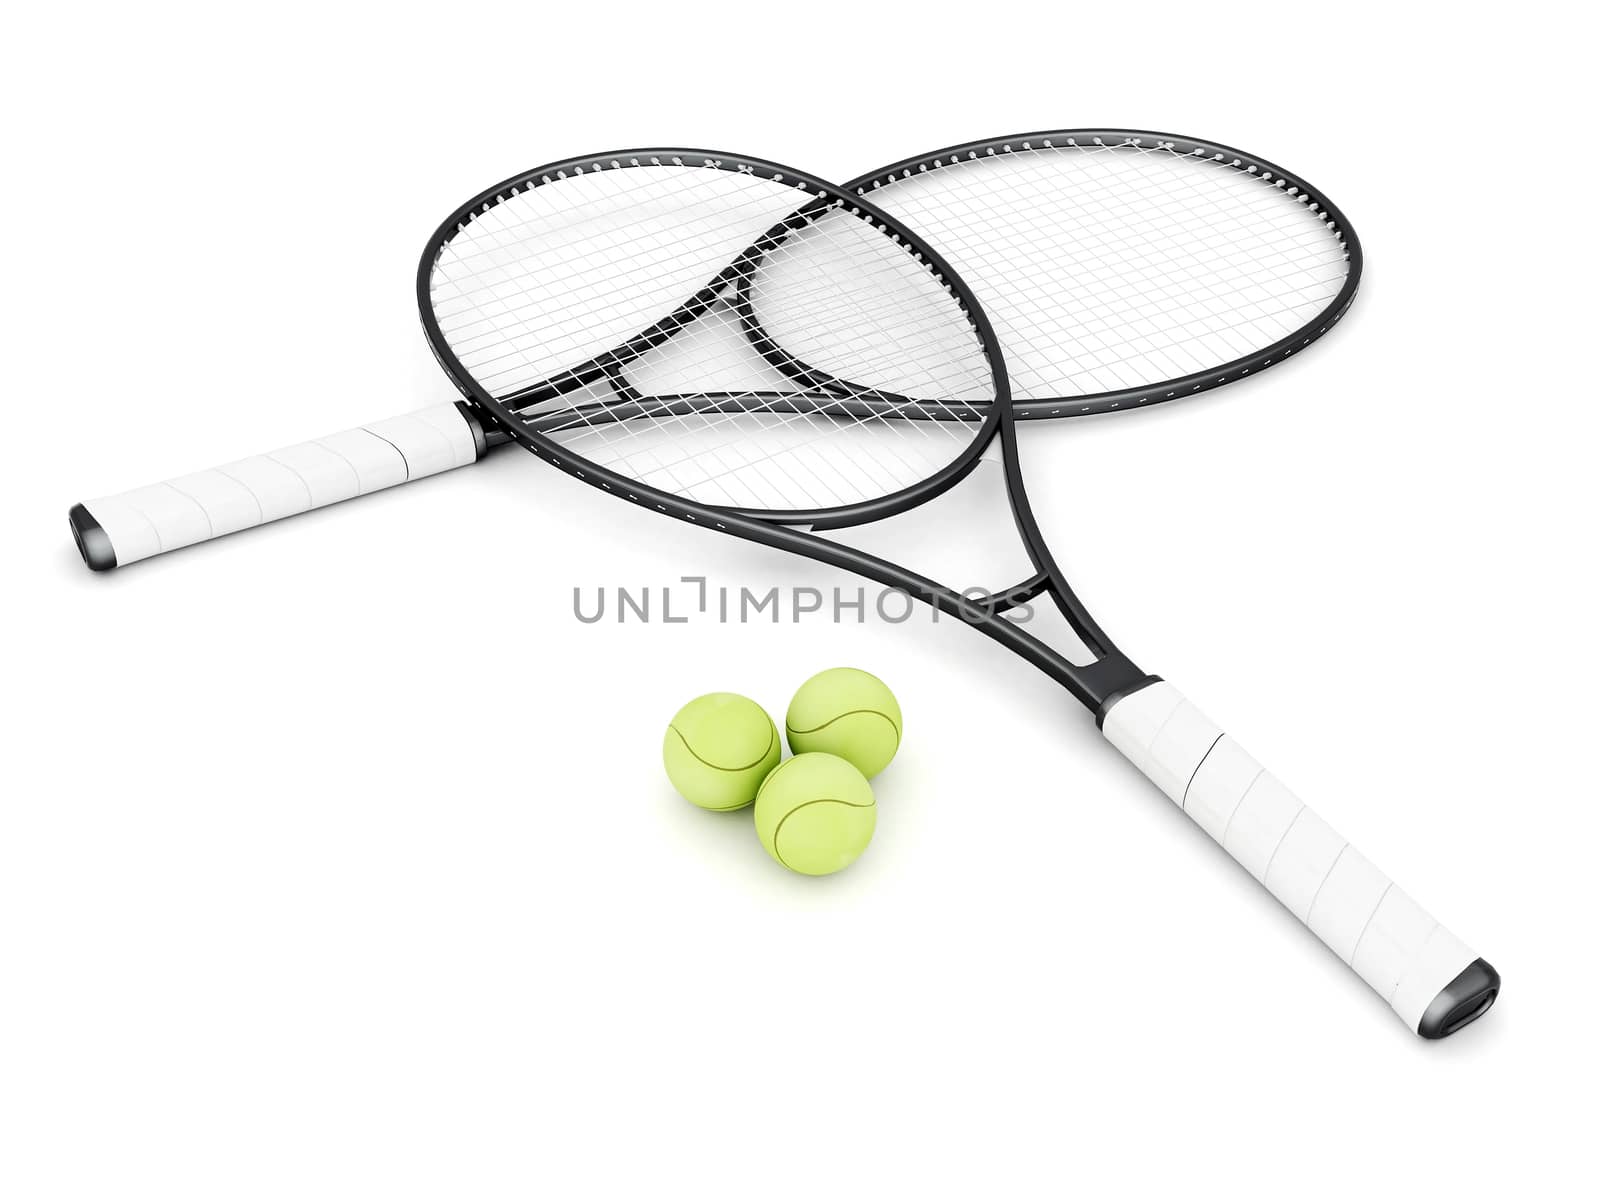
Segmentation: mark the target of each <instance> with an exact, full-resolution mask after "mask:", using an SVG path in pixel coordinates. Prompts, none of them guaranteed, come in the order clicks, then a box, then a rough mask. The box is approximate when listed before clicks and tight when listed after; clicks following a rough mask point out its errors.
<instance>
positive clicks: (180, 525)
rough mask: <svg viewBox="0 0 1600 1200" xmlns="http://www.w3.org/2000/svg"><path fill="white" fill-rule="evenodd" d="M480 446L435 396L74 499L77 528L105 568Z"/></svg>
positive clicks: (355, 491) (455, 461) (286, 513)
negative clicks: (262, 449) (331, 429)
mask: <svg viewBox="0 0 1600 1200" xmlns="http://www.w3.org/2000/svg"><path fill="white" fill-rule="evenodd" d="M483 446H484V437H483V431H482V429H481V427H480V426H479V425H478V424H477V422H476V421H475V420H474V419H473V418H472V417H470V416H469V415H468V414H467V413H466V411H465V410H464V409H463V408H462V407H461V406H459V405H456V404H438V405H434V406H433V407H430V408H424V409H421V410H419V411H417V412H413V413H407V414H405V415H404V416H399V417H390V418H389V419H388V420H386V421H374V422H372V423H371V424H369V425H360V426H357V427H356V428H355V429H346V430H345V431H344V432H342V433H335V434H332V435H330V436H328V437H323V438H318V439H317V440H316V441H313V442H301V443H300V444H299V445H297V446H286V447H284V448H283V449H282V450H274V451H272V452H271V453H270V454H258V455H256V456H255V457H254V458H244V459H240V460H239V461H238V462H232V463H227V464H226V465H224V466H220V467H214V468H212V469H211V470H209V471H199V472H197V473H195V474H193V475H183V476H180V477H179V478H177V479H169V480H167V481H166V482H165V483H156V484H151V485H150V486H148V487H142V488H135V489H134V490H133V491H131V492H123V493H121V494H120V495H116V496H102V497H101V498H100V499H98V500H90V501H88V502H87V503H84V504H79V505H75V506H74V507H73V509H72V512H71V513H70V514H69V515H70V519H71V521H72V532H73V536H74V537H75V538H77V541H78V549H79V550H80V551H82V552H83V559H84V562H86V563H88V565H89V566H90V567H91V568H92V569H94V570H96V571H104V570H108V569H110V568H111V567H121V566H126V565H127V564H129V563H133V562H138V561H139V560H140V559H141V558H149V557H151V556H152V555H156V554H165V553H166V552H167V551H168V550H177V549H179V548H180V547H182V546H192V545H194V544H195V543H196V542H204V541H209V540H210V539H212V538H219V537H222V536H223V535H224V534H228V533H237V532H238V531H239V530H241V529H250V528H253V527H254V526H257V525H265V524H266V523H267V522H268V521H276V520H278V519H279V518H281V517H292V516H295V515H296V514H297V513H303V512H307V511H309V510H311V509H313V508H322V507H324V506H326V505H329V504H337V503H338V502H339V501H341V500H349V499H352V498H353V497H355V496H364V495H366V494H367V493H368V492H376V491H378V490H380V489H382V488H387V487H393V486H394V485H395V484H397V483H408V482H410V481H411V480H413V479H421V478H423V477H424V476H427V475H437V474H438V473H439V472H441V471H448V470H450V469H452V468H454V467H463V466H466V465H467V464H468V463H471V462H476V461H477V459H478V456H479V455H480V454H481V453H482V452H483Z"/></svg>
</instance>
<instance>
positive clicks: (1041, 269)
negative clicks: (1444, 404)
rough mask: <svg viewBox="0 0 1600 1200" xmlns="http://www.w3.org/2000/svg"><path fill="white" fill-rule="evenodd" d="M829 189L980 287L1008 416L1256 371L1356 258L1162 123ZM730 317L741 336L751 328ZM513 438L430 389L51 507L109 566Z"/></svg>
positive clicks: (1313, 195) (1282, 178) (1303, 327)
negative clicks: (290, 442) (65, 507)
mask: <svg viewBox="0 0 1600 1200" xmlns="http://www.w3.org/2000/svg"><path fill="white" fill-rule="evenodd" d="M845 190H847V191H855V192H858V193H860V194H863V195H871V196H872V198H873V199H874V201H875V202H877V203H878V204H879V205H880V206H881V207H884V208H886V209H887V210H888V211H890V212H892V213H894V214H895V215H898V216H900V217H901V218H902V220H903V221H905V223H907V224H909V225H910V226H911V227H912V228H913V229H916V230H917V231H918V232H920V233H921V234H923V236H924V238H925V239H926V240H927V241H929V242H931V243H932V244H933V245H934V246H936V247H938V248H939V249H940V251H941V252H942V253H945V254H946V255H947V257H949V258H950V259H951V260H952V261H953V263H954V264H955V266H956V268H957V270H958V271H960V272H961V273H962V274H963V276H964V277H965V278H967V279H968V281H969V283H971V284H972V285H973V286H974V287H975V288H976V290H977V292H978V294H979V296H980V297H981V298H982V300H983V302H984V305H985V307H986V309H987V310H988V311H989V314H990V317H991V319H992V320H993V321H994V323H995V327H996V329H997V330H998V332H999V334H1000V337H1001V343H1002V345H1003V346H1004V347H1005V350H1006V353H1007V355H1008V359H1009V362H1010V364H1011V371H1012V374H1013V389H1014V393H1015V402H1014V405H1013V411H1014V412H1015V414H1016V415H1017V416H1018V417H1021V418H1028V419H1038V418H1051V417H1071V416H1084V415H1089V414H1092V413H1102V412H1113V411H1118V410H1124V409H1128V408H1136V407H1142V406H1145V405H1148V404H1152V403H1158V402H1161V401H1164V400H1170V399H1176V398H1178V397H1180V396H1186V395H1193V394H1195V393H1196V392H1200V391H1204V390H1206V389H1208V388H1212V387H1216V386H1218V385H1220V384H1224V383H1228V382H1230V381H1233V380H1238V379H1243V378H1247V377H1248V376H1249V375H1251V374H1253V373H1259V372H1260V371H1262V370H1265V369H1266V368H1268V367H1270V366H1272V365H1273V364H1275V363H1277V362H1281V361H1282V360H1283V359H1284V358H1286V357H1288V356H1289V355H1290V354H1292V353H1294V352H1295V351H1297V350H1299V349H1300V348H1302V347H1304V346H1306V345H1308V344H1309V343H1310V342H1311V341H1313V340H1314V339H1315V338H1317V337H1318V336H1320V335H1321V334H1322V333H1323V332H1325V331H1326V330H1327V329H1328V328H1329V327H1330V326H1331V325H1332V324H1333V323H1334V322H1335V321H1337V320H1338V319H1339V317H1340V316H1341V315H1342V314H1343V313H1344V311H1345V309H1346V308H1347V307H1348V306H1349V304H1350V301H1351V300H1352V299H1353V297H1354V295H1355V290H1356V285H1357V282H1358V280H1359V278H1360V273H1361V251H1360V246H1359V243H1358V242H1357V240H1356V237H1355V234H1354V233H1353V232H1352V231H1351V229H1350V226H1349V222H1348V221H1346V220H1345V219H1344V217H1343V215H1342V214H1341V213H1340V212H1339V211H1338V209H1337V208H1335V207H1334V205H1333V204H1332V203H1331V202H1329V201H1328V200H1327V198H1326V197H1325V196H1323V195H1322V194H1321V193H1320V192H1318V191H1317V190H1315V189H1314V188H1312V187H1311V186H1310V185H1309V184H1307V183H1306V182H1305V181H1303V180H1301V179H1298V178H1297V177H1295V176H1293V175H1291V174H1289V173H1288V172H1286V171H1284V170H1283V169H1282V168H1280V167H1277V166H1275V165H1274V164H1272V163H1269V162H1266V161H1265V160H1264V159H1259V158H1256V157H1254V156H1252V155H1249V154H1246V153H1244V152H1243V151H1239V150H1234V149H1232V148H1230V147H1226V146H1222V145H1220V144H1218V143H1213V142H1203V141H1196V140H1195V139H1192V138H1184V137H1180V136H1177V135H1172V134H1161V133H1150V132H1143V131H1137V130H1063V131H1058V132H1056V133H1043V134H1022V135H1018V136H1017V137H1014V138H1002V139H995V140H991V141H987V142H974V143H969V144H967V145H964V146H957V147H951V148H949V149H946V150H940V151H936V152H934V153H933V154H928V155H922V156H919V157H917V158H912V159H907V160H905V161H903V162H900V163H896V164H895V165H893V166H891V167H886V168H883V169H881V170H878V171H875V172H872V173H870V174H868V175H865V176H862V177H861V178H859V179H857V180H855V181H852V183H850V184H847V185H846V186H845ZM741 249H744V248H741ZM721 282H722V284H723V286H724V287H725V288H726V289H727V290H730V291H736V290H737V289H738V286H739V281H738V280H737V278H736V277H735V276H734V275H729V276H727V277H726V278H725V279H723V280H722V281H721ZM686 303H688V302H686ZM746 307H748V306H746ZM746 315H747V317H749V320H748V321H747V328H748V330H749V334H750V336H752V337H757V338H760V337H762V336H765V335H764V333H763V331H762V330H761V327H760V323H759V320H757V319H756V318H754V316H752V315H751V314H749V313H748V312H747V314H746ZM776 362H777V367H776V369H778V370H780V372H781V371H782V370H783V369H784V360H783V357H782V356H781V355H779V356H777V358H776ZM911 411H914V409H913V408H907V409H906V410H905V412H908V413H909V412H911ZM888 415H890V416H891V417H895V416H898V415H899V414H898V413H890V414H888ZM511 440H512V437H511V435H510V433H509V432H507V431H506V430H505V429H503V428H502V427H501V426H500V425H499V423H498V418H497V417H496V416H495V415H494V414H493V413H491V412H488V411H485V410H483V409H481V408H477V407H474V406H472V405H471V404H470V403H466V402H462V403H457V404H443V405H437V406H434V407H431V408H426V409H422V410H420V411H418V412H413V413H407V414H404V415H402V416H398V417H392V418H389V419H388V420H384V421H378V422H375V423H372V424H368V425H364V426H359V427H357V428H355V429H350V430H346V431H344V432H342V433H337V434H333V435H331V436H329V437H324V438H319V439H317V440H316V441H312V442H305V443H302V444H300V445H296V446H289V447H285V448H284V449H281V450H274V451H272V452H270V453H268V454H262V455H256V456H254V457H252V458H247V459H243V460H240V461H238V462H233V463H228V464H225V465H223V466H221V467H217V468H214V469H212V470H209V471H202V472H198V473H196V474H192V475H186V476H182V477H180V478H177V479H172V480H169V481H167V482H164V483H159V484H155V485H153V486H149V487H142V488H137V489H135V490H133V491H130V492H125V493H122V494H120V495H115V496H104V497H101V498H99V499H96V500H91V501H89V502H87V503H86V504H78V505H75V506H74V507H73V508H72V510H71V512H70V514H69V517H70V522H71V527H72V531H73V536H74V538H75V539H76V541H77V544H78V548H79V550H80V551H81V552H82V554H83V557H84V561H85V562H86V563H87V564H88V565H89V566H90V567H92V568H94V569H95V570H106V569H109V568H111V567H114V566H121V565H126V564H128V563H132V562H137V561H138V560H140V559H143V558H148V557H150V556H152V555H155V554H160V553H163V552H165V551H168V550H175V549H178V548H180V547H183V546H188V545H192V544H194V543H196V542H201V541H207V540H209V539H211V538H215V537H220V536H222V535H223V534H227V533H233V532H236V531H238V530H242V529H248V528H251V527H253V526H256V525H260V524H263V523H265V522H268V521H274V520H277V519H279V518H281V517H286V516H293V515H296V514H298V513H302V512H307V511H309V510H311V509H313V508H321V507H323V506H325V505H328V504H333V503H336V502H338V501H340V500H347V499H350V498H352V497H355V496H359V495H364V494H366V493H367V492H372V491H377V490H379V489H382V488H386V487H390V486H393V485H395V484H398V483H405V482H408V481H410V480H413V479H421V478H424V477H426V476H429V475H434V474H438V473H439V472H441V471H446V470H449V469H451V468H454V467H459V466H465V465H467V464H468V463H473V462H476V461H478V459H479V458H481V457H482V456H483V455H484V454H485V453H486V452H487V451H488V450H490V449H493V448H495V447H497V446H500V445H504V444H507V443H509V442H510V441H511Z"/></svg>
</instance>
